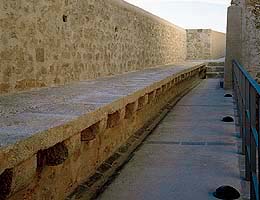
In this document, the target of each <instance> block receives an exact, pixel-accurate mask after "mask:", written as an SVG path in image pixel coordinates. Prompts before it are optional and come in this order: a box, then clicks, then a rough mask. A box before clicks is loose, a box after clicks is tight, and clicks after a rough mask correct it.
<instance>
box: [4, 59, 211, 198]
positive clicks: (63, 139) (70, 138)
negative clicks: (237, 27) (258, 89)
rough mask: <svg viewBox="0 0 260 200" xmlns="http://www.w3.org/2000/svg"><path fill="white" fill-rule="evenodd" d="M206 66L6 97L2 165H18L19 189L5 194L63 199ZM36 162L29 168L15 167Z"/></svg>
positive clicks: (148, 71) (151, 71)
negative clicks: (97, 127) (130, 107)
mask: <svg viewBox="0 0 260 200" xmlns="http://www.w3.org/2000/svg"><path fill="white" fill-rule="evenodd" d="M204 68H206V67H205V64H203V63H199V62H197V63H195V62H193V63H184V64H182V65H178V66H164V67H160V68H152V69H146V70H143V71H138V72H133V73H128V74H123V75H118V76H114V77H106V78H102V79H98V80H93V81H85V82H80V83H77V84H71V85H67V86H61V87H56V88H45V89H40V90H38V91H31V92H23V93H19V94H9V95H3V96H1V97H0V102H1V105H3V106H2V107H1V117H0V125H1V126H0V141H1V146H0V155H1V157H0V159H1V164H0V170H1V172H2V173H3V172H4V171H5V170H6V169H13V170H14V176H15V177H12V180H14V185H16V186H17V187H13V188H17V189H15V190H19V191H17V192H14V189H13V190H12V191H11V193H10V192H9V188H7V189H8V194H9V193H10V194H11V196H10V198H8V199H10V200H17V199H33V200H34V199H35V200H36V199H37V200H41V199H64V198H65V196H66V195H68V194H69V193H70V192H72V191H73V190H74V188H75V187H76V186H78V185H79V184H80V183H82V182H84V180H86V178H88V177H90V176H91V175H93V173H94V172H95V170H96V169H97V168H98V167H99V166H100V165H101V164H102V162H104V161H105V160H106V159H107V158H108V157H110V156H111V155H112V154H113V153H114V152H115V150H116V149H117V148H119V147H120V146H121V145H122V144H123V143H124V142H125V141H126V140H127V139H128V138H129V137H130V136H132V135H133V133H134V132H135V131H137V130H138V129H140V128H141V127H142V126H143V125H144V124H145V123H147V122H148V121H149V120H150V119H151V118H153V117H154V116H155V115H156V114H157V113H158V112H159V111H160V109H161V108H162V107H163V106H165V105H166V103H167V101H169V99H171V98H173V97H175V96H176V95H178V94H179V93H180V92H181V91H183V90H185V89H187V88H189V87H191V86H192V85H194V82H195V81H198V79H199V74H201V72H203V71H204ZM177 80H178V81H177ZM173 83H174V84H173ZM167 85H168V86H169V85H171V88H167ZM156 91H159V93H157V94H156V96H153V95H152V93H153V94H155V92H156ZM46 94H48V95H47V96H46ZM149 94H150V102H149ZM43 97H45V98H43ZM133 102H136V103H134V105H133V106H132V109H131V115H129V114H128V117H126V114H125V113H126V112H129V111H126V110H127V109H126V107H127V105H129V104H131V103H133ZM148 102H149V103H148ZM139 103H140V104H141V105H142V106H141V107H139V106H138V104H139ZM138 107H139V108H140V110H138ZM97 124H98V125H99V131H98V133H94V132H95V131H96V125H97ZM86 129H87V130H86ZM82 134H83V140H82ZM84 134H86V135H84ZM89 134H90V135H89ZM85 136H86V137H85ZM84 137H85V138H86V140H87V141H84ZM36 154H37V159H38V160H37V161H38V162H37V169H36V170H35V159H32V157H34V156H36ZM34 158H35V157H34ZM31 159H32V160H31ZM33 161H34V164H31V166H30V167H28V169H26V170H25V172H26V173H24V174H21V173H16V169H17V170H18V171H17V172H19V171H20V170H19V169H23V168H24V167H26V166H27V164H28V163H30V162H33ZM27 170H28V171H27ZM35 171H36V172H35ZM16 175H17V177H16ZM29 179H30V180H31V181H29ZM16 183H17V184H16Z"/></svg>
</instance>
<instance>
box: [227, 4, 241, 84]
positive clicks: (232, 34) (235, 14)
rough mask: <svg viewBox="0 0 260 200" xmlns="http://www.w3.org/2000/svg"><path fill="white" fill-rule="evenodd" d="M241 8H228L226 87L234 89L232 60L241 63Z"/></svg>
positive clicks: (233, 6) (234, 6)
mask: <svg viewBox="0 0 260 200" xmlns="http://www.w3.org/2000/svg"><path fill="white" fill-rule="evenodd" d="M241 17H242V16H241V8H240V7H239V6H236V5H232V6H230V7H229V8H228V19H227V55H226V61H225V69H224V71H225V73H224V80H225V82H224V85H225V86H224V87H225V88H226V89H231V88H232V60H233V59H237V60H238V61H240V62H241V48H242V43H241V30H242V27H241Z"/></svg>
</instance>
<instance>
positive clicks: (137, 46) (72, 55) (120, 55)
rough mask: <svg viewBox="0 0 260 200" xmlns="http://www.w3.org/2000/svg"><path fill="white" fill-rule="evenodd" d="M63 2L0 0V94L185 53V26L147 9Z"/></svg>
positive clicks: (117, 0) (100, 1)
mask: <svg viewBox="0 0 260 200" xmlns="http://www.w3.org/2000/svg"><path fill="white" fill-rule="evenodd" d="M66 2H67V1H61V0H58V1H44V0H40V1H37V3H35V2H30V1H18V2H16V1H15V2H14V1H12V0H0V5H1V6H0V13H1V14H0V30H1V33H0V60H1V63H0V65H1V67H0V93H6V92H13V91H17V90H26V89H30V88H33V87H41V86H54V85H60V84H66V83H69V82H73V81H78V80H87V79H95V78H97V77H104V76H108V75H114V74H121V73H123V72H128V71H135V70H140V69H144V68H150V67H155V66H160V65H165V64H170V63H176V62H180V61H183V60H185V58H186V31H185V30H184V29H182V28H180V27H177V26H175V25H173V24H170V23H169V22H166V21H164V20H162V19H160V18H158V17H155V16H154V15H152V14H149V13H148V12H145V11H143V10H141V9H139V8H137V7H135V6H132V5H130V4H128V3H126V2H124V1H121V0H97V1H92V0H91V1H70V2H68V3H66ZM158 40H160V42H158ZM2 69H3V70H2ZM6 74H7V75H6ZM21 80H22V84H21V83H19V81H21ZM31 80H34V83H32V82H31ZM35 83H39V84H35Z"/></svg>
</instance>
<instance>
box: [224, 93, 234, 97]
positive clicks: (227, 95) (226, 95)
mask: <svg viewBox="0 0 260 200" xmlns="http://www.w3.org/2000/svg"><path fill="white" fill-rule="evenodd" d="M224 97H233V96H232V94H225V96H224Z"/></svg>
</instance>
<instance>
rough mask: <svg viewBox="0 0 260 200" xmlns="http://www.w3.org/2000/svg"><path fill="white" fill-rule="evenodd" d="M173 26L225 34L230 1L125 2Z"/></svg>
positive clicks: (149, 0) (146, 0)
mask: <svg viewBox="0 0 260 200" xmlns="http://www.w3.org/2000/svg"><path fill="white" fill-rule="evenodd" d="M125 1H127V2H128V3H131V4H134V5H136V6H138V7H140V8H143V9H144V10H147V11H149V12H151V13H153V14H155V15H157V16H159V17H161V18H163V19H166V20H167V21H169V22H172V23H173V24H175V25H178V26H180V27H183V28H185V29H189V28H191V29H192V28H210V29H213V30H216V31H220V32H226V22H227V7H228V6H229V5H230V2H231V0H125Z"/></svg>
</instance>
